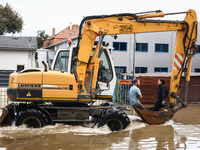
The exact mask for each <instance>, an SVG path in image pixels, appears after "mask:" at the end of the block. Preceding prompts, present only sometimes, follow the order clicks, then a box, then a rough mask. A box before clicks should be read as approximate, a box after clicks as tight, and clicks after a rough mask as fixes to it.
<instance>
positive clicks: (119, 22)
mask: <svg viewBox="0 0 200 150" xmlns="http://www.w3.org/2000/svg"><path fill="white" fill-rule="evenodd" d="M182 13H185V14H186V17H185V19H184V20H183V21H171V20H156V19H151V20H150V19H149V18H157V17H165V15H174V14H177V13H173V14H164V13H163V12H161V11H155V12H145V13H138V14H115V15H109V16H89V17H86V18H84V19H83V21H82V23H81V25H80V32H79V41H78V45H77V52H76V53H77V57H78V59H77V63H76V64H77V65H76V73H77V74H76V79H77V82H78V87H79V92H80V94H84V93H86V90H85V87H84V82H85V78H86V77H87V76H89V75H90V74H91V73H90V71H89V69H88V68H90V69H93V73H92V74H93V76H92V90H91V94H93V93H94V92H95V90H96V89H95V88H96V82H97V75H98V68H99V62H100V59H99V53H100V47H101V46H100V45H101V42H102V41H103V37H104V36H105V35H115V34H131V33H147V32H164V31H177V36H176V44H175V50H174V59H173V64H172V74H171V83H170V93H171V96H170V102H172V103H174V101H175V99H177V98H178V97H177V95H178V90H179V88H180V81H181V76H182V71H183V70H185V71H186V70H187V76H186V81H189V80H190V70H191V63H192V56H193V55H194V53H195V50H194V47H195V42H196V40H197V17H196V12H195V11H194V10H191V9H190V10H188V11H187V12H182ZM84 23H85V26H84V30H83V33H82V35H81V30H82V26H83V25H84ZM97 36H99V43H98V44H99V46H98V47H97V48H96V50H95V52H94V55H93V56H92V59H90V56H91V53H92V48H93V45H94V43H95V40H96V38H97ZM80 39H81V43H80ZM79 43H80V45H79ZM89 60H90V61H89ZM186 67H188V69H185V68H186Z"/></svg>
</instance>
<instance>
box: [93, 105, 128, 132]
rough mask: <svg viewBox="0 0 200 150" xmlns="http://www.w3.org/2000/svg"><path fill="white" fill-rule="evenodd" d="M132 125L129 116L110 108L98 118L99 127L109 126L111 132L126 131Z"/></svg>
mask: <svg viewBox="0 0 200 150" xmlns="http://www.w3.org/2000/svg"><path fill="white" fill-rule="evenodd" d="M129 123H130V120H129V118H128V116H127V115H126V114H125V113H124V112H123V111H121V110H119V109H116V108H110V109H107V110H105V111H104V112H103V113H102V114H101V115H100V116H99V118H98V120H97V125H98V127H101V126H104V125H105V124H107V126H108V127H109V128H110V130H111V131H120V130H123V129H125V128H126V127H127V126H128V125H129Z"/></svg>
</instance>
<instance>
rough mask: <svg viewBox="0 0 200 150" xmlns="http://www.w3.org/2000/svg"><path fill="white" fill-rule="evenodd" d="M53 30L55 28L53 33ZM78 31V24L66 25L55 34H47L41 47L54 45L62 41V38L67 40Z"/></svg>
mask: <svg viewBox="0 0 200 150" xmlns="http://www.w3.org/2000/svg"><path fill="white" fill-rule="evenodd" d="M54 32H55V29H53V34H54ZM78 32H79V25H76V24H74V25H72V26H71V27H70V26H69V27H67V28H65V29H64V30H62V31H60V32H59V33H57V34H55V35H51V36H49V37H48V38H47V39H46V40H45V41H44V43H43V48H46V47H49V46H51V45H54V44H56V43H59V42H62V41H63V40H67V39H70V38H73V37H76V36H78Z"/></svg>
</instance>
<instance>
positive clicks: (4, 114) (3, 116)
mask: <svg viewBox="0 0 200 150" xmlns="http://www.w3.org/2000/svg"><path fill="white" fill-rule="evenodd" d="M7 114H8V109H6V108H5V107H4V108H2V114H1V117H0V124H1V123H2V122H3V120H4V119H5V117H6V116H7Z"/></svg>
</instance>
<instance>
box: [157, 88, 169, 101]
mask: <svg viewBox="0 0 200 150" xmlns="http://www.w3.org/2000/svg"><path fill="white" fill-rule="evenodd" d="M166 97H167V90H166V87H165V85H164V84H161V85H159V86H158V90H157V99H158V100H159V101H161V102H162V101H164V100H165V98H166Z"/></svg>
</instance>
